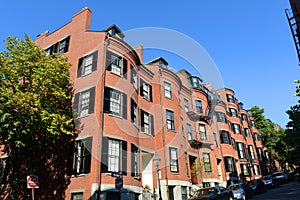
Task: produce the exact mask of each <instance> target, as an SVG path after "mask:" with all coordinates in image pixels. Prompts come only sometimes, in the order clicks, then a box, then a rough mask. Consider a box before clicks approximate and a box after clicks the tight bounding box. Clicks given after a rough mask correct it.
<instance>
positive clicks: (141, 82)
mask: <svg viewBox="0 0 300 200" xmlns="http://www.w3.org/2000/svg"><path fill="white" fill-rule="evenodd" d="M143 84H144V80H143V79H140V93H141V96H142V97H143V96H144V92H143Z"/></svg>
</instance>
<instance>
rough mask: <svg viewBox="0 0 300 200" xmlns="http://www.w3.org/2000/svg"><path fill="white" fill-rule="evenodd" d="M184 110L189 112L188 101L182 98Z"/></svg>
mask: <svg viewBox="0 0 300 200" xmlns="http://www.w3.org/2000/svg"><path fill="white" fill-rule="evenodd" d="M184 110H185V112H189V101H188V100H187V99H184Z"/></svg>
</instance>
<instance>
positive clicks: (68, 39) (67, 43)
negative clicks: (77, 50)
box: [64, 36, 70, 53]
mask: <svg viewBox="0 0 300 200" xmlns="http://www.w3.org/2000/svg"><path fill="white" fill-rule="evenodd" d="M65 41H66V45H65V48H64V53H66V52H68V51H69V44H70V36H68V37H67V38H66V39H65Z"/></svg>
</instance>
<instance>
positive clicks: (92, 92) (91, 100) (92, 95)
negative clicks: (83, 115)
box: [89, 87, 96, 114]
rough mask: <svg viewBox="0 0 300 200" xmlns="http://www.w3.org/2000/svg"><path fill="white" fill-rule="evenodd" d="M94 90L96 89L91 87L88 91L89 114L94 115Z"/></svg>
mask: <svg viewBox="0 0 300 200" xmlns="http://www.w3.org/2000/svg"><path fill="white" fill-rule="evenodd" d="M95 89H96V87H92V88H91V89H90V100H89V114H91V113H94V107H95V98H96V96H95Z"/></svg>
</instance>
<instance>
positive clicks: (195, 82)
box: [190, 76, 202, 88]
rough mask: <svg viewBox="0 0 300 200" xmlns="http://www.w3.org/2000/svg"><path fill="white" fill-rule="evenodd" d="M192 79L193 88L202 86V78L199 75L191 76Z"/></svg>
mask: <svg viewBox="0 0 300 200" xmlns="http://www.w3.org/2000/svg"><path fill="white" fill-rule="evenodd" d="M190 80H191V84H192V87H193V88H202V80H201V79H200V78H199V77H196V76H191V77H190Z"/></svg>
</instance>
